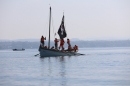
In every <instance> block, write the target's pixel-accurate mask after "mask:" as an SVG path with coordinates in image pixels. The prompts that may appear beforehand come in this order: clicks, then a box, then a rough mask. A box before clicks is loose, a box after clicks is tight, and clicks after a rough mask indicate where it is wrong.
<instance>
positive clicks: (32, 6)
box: [0, 0, 130, 40]
mask: <svg viewBox="0 0 130 86" xmlns="http://www.w3.org/2000/svg"><path fill="white" fill-rule="evenodd" d="M49 4H50V5H51V7H52V19H53V20H52V27H51V40H53V39H54V32H57V30H58V28H59V25H60V23H61V19H62V16H63V11H64V15H65V27H66V30H67V35H68V36H67V37H68V38H70V39H71V38H78V39H82V40H108V39H109V40H111V39H112V40H113V39H118V40H119V39H130V0H0V39H10V40H14V39H28V38H35V39H39V38H40V37H41V35H43V36H46V37H48V32H49V31H48V26H49V24H48V22H49V7H50V6H49ZM57 37H59V36H57Z"/></svg>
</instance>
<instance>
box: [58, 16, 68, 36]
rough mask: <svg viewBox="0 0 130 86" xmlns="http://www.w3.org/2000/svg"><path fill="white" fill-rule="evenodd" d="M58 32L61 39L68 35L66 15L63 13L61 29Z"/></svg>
mask: <svg viewBox="0 0 130 86" xmlns="http://www.w3.org/2000/svg"><path fill="white" fill-rule="evenodd" d="M58 34H59V36H60V39H63V38H65V37H66V36H67V34H66V31H65V26H64V15H63V18H62V21H61V25H60V27H59V30H58Z"/></svg>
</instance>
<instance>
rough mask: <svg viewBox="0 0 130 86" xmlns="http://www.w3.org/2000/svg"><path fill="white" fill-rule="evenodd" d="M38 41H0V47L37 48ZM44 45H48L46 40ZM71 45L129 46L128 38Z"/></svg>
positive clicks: (81, 42) (73, 42) (72, 43)
mask: <svg viewBox="0 0 130 86" xmlns="http://www.w3.org/2000/svg"><path fill="white" fill-rule="evenodd" d="M39 45H40V43H39V42H20V41H16V42H14V41H13V42H8V41H7V42H0V49H14V48H17V49H21V48H25V49H38V48H39ZM45 45H48V43H47V41H46V42H45ZM50 45H51V46H54V42H53V41H51V43H50ZM71 45H72V47H73V46H74V45H78V47H79V48H87V47H130V40H124V41H71ZM64 46H65V48H67V43H65V45H64Z"/></svg>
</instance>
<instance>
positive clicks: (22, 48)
mask: <svg viewBox="0 0 130 86" xmlns="http://www.w3.org/2000/svg"><path fill="white" fill-rule="evenodd" d="M12 50H13V51H24V50H25V49H23V48H22V49H12Z"/></svg>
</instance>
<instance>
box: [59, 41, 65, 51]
mask: <svg viewBox="0 0 130 86" xmlns="http://www.w3.org/2000/svg"><path fill="white" fill-rule="evenodd" d="M64 43H65V42H64V39H60V47H61V48H62V49H63V48H64ZM60 47H59V50H60Z"/></svg>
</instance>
